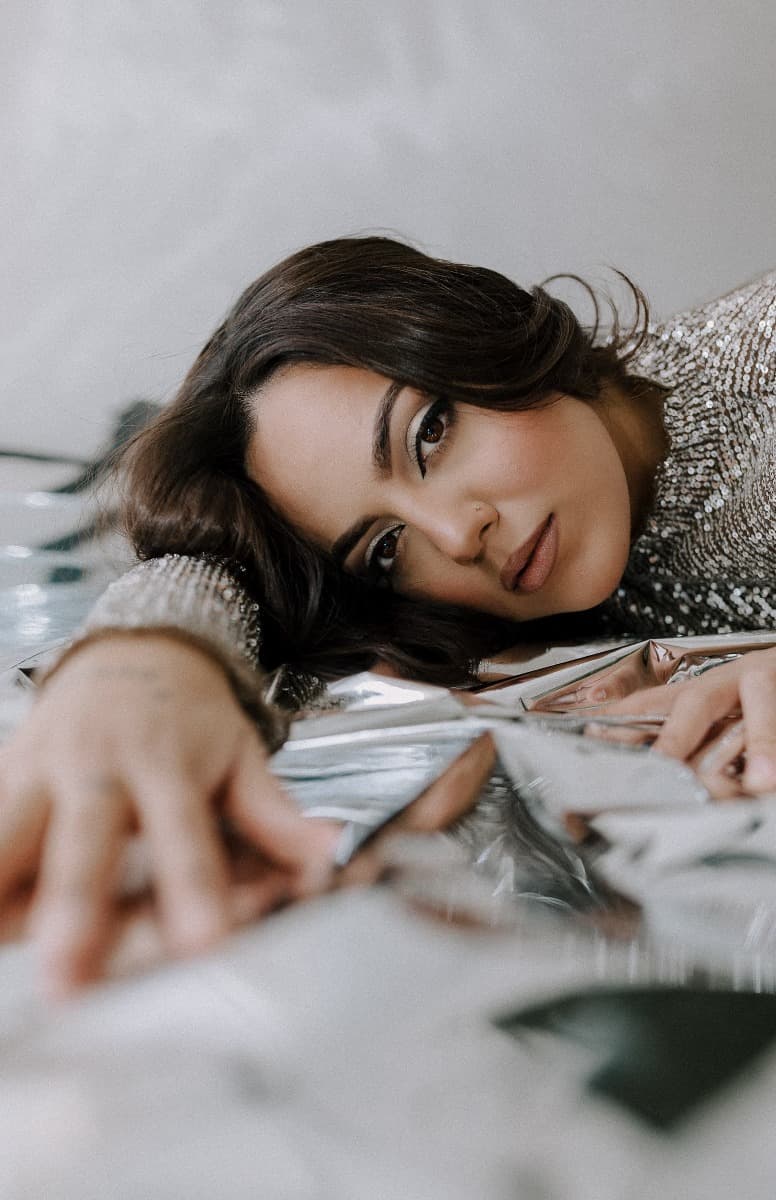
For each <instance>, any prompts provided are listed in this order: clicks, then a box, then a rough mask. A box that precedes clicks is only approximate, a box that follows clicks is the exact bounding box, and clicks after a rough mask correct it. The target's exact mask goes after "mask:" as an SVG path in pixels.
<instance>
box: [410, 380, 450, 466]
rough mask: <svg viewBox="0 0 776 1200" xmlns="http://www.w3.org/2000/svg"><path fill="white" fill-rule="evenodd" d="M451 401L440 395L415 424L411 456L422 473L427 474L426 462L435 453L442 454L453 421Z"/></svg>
mask: <svg viewBox="0 0 776 1200" xmlns="http://www.w3.org/2000/svg"><path fill="white" fill-rule="evenodd" d="M453 416H454V413H453V408H452V405H451V404H450V401H449V400H447V399H445V398H444V397H443V396H440V397H439V399H438V400H435V401H434V403H433V404H431V405H429V407H428V408H427V409H426V411H425V412H424V413H423V415H422V417H421V418H420V420H419V422H418V424H417V425H416V426H415V430H416V432H415V444H414V447H413V450H412V451H411V457H412V458H413V459H414V460H415V462H416V463H417V465H418V467H419V469H420V473H421V475H425V474H426V462H427V460H428V459H429V458H431V457H433V455H435V454H441V452H442V446H443V443H444V442H445V441H446V439H447V435H448V434H449V432H450V427H451V425H452V422H453Z"/></svg>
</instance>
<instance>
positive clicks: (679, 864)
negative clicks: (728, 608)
mask: <svg viewBox="0 0 776 1200" xmlns="http://www.w3.org/2000/svg"><path fill="white" fill-rule="evenodd" d="M774 645H776V637H774V636H771V635H768V634H751V635H741V634H737V635H729V636H728V635H722V636H719V635H718V636H714V637H709V638H676V639H661V640H652V641H644V642H638V643H632V644H630V645H616V646H610V647H607V648H602V647H594V648H585V651H587V650H588V649H592V653H587V652H584V653H583V654H582V655H581V656H580V657H579V658H576V659H575V658H573V657H572V658H570V657H569V654H570V653H571V650H570V649H568V648H567V649H566V650H565V651H564V653H563V654H562V655H561V657H562V658H564V661H561V662H557V661H555V662H553V663H552V664H551V665H550V666H549V667H547V666H545V665H542V663H541V660H540V661H539V664H538V665H537V663H536V661H534V662H530V661H529V662H528V663H524V664H522V665H521V666H520V668H519V669H520V672H521V673H520V674H517V673H516V672H515V670H514V666H515V664H513V663H510V662H507V663H506V664H502V665H501V666H500V667H499V665H498V664H494V663H490V664H488V673H489V676H490V677H489V679H488V680H487V682H486V683H485V684H484V685H483V686H481V687H480V688H478V689H475V690H474V694H473V695H472V694H466V695H464V694H461V693H455V692H446V691H445V689H440V688H432V687H428V686H426V685H423V684H415V683H407V682H405V681H398V680H393V679H385V678H383V677H381V676H378V675H372V674H370V673H366V674H364V675H361V676H357V677H353V678H352V679H350V680H345V681H342V682H341V683H339V684H337V685H336V688H335V689H331V691H332V695H331V697H330V698H329V705H330V707H329V708H328V709H324V711H323V712H322V713H321V714H319V715H313V716H312V717H308V718H306V719H304V720H302V721H300V722H298V723H297V724H296V727H295V729H294V733H293V737H292V739H291V741H289V743H287V745H286V747H284V748H283V750H282V751H281V752H280V755H279V756H276V758H275V760H274V762H275V766H276V769H278V773H279V774H280V775H281V777H282V778H283V780H284V782H285V783H286V785H287V786H288V787H289V788H290V790H291V791H292V792H293V793H294V794H295V795H296V796H297V798H298V800H299V802H300V803H301V804H302V806H303V807H304V808H305V810H306V811H307V812H308V813H309V814H310V815H327V816H333V815H336V816H337V817H338V818H339V819H341V820H343V821H344V829H345V832H344V833H343V839H342V842H341V846H340V854H339V856H338V859H339V861H340V862H342V863H345V862H347V861H348V859H349V858H350V857H351V856H352V854H353V853H355V851H356V850H357V849H358V847H359V846H360V845H363V843H364V841H365V840H366V839H368V838H369V837H370V836H371V835H372V834H373V833H374V832H376V830H378V829H380V828H381V827H382V826H383V825H384V824H385V822H386V821H388V820H390V819H391V817H392V816H394V815H395V814H396V813H398V812H400V811H401V810H402V809H403V808H404V807H406V806H407V805H408V804H410V803H411V802H412V801H413V800H414V799H415V798H417V796H419V795H420V794H421V793H422V791H423V790H424V788H425V787H427V786H428V784H429V783H430V782H431V781H432V779H434V778H435V777H437V776H438V775H439V774H440V773H441V772H442V771H443V770H444V768H445V766H446V765H448V764H449V763H450V762H451V761H452V760H453V759H454V758H455V757H456V755H457V754H458V753H461V752H462V750H463V749H464V748H465V747H466V746H467V745H469V744H470V743H471V741H472V740H473V739H474V738H475V737H476V736H478V734H479V733H480V732H482V731H483V730H485V729H489V730H491V731H492V733H493V736H494V738H495V740H496V745H497V748H498V753H499V763H498V767H497V769H496V771H495V772H494V774H493V776H492V777H491V779H490V781H489V783H488V785H487V786H486V788H485V789H484V790H483V792H482V794H481V796H480V797H479V800H478V801H477V803H476V805H475V806H474V807H473V809H472V811H471V813H470V814H469V815H468V816H467V817H465V818H464V819H463V820H462V821H460V822H459V823H458V824H457V825H456V827H455V828H454V829H453V830H451V831H448V832H447V834H446V835H444V836H442V835H440V837H439V838H438V839H436V840H435V841H434V840H433V839H432V841H431V842H429V843H428V845H427V848H426V850H425V851H424V855H425V858H424V859H423V861H424V864H425V865H422V864H421V866H418V863H415V864H414V865H413V866H412V869H411V870H409V873H408V870H407V869H405V870H404V873H403V874H404V877H405V882H406V878H410V879H411V880H412V889H414V890H415V891H416V892H417V891H418V889H420V891H421V892H423V893H424V894H425V896H426V900H428V897H429V896H436V897H437V899H439V897H443V898H444V902H443V903H442V907H443V908H444V909H445V910H446V913H447V916H451V915H452V916H454V912H455V909H456V900H455V897H456V895H458V896H459V897H460V898H462V899H461V907H462V909H463V910H465V911H464V916H465V917H467V918H468V917H471V915H472V912H471V907H472V905H474V908H475V909H476V915H477V919H478V920H482V921H483V923H484V924H495V925H498V924H501V923H503V921H504V914H505V912H506V911H509V904H507V907H506V909H505V906H504V901H505V898H508V900H509V901H511V902H513V903H519V904H525V903H526V902H528V901H530V902H531V903H533V904H537V903H538V904H541V905H544V906H554V907H555V908H558V907H560V908H568V909H570V910H573V911H574V912H575V913H588V914H589V913H590V912H591V911H592V912H594V913H597V914H598V915H604V914H606V913H607V912H608V911H619V912H620V914H622V913H623V912H626V913H627V914H628V915H627V919H626V920H625V922H624V926H623V928H624V929H625V928H627V931H628V936H633V930H634V924H633V913H634V912H636V913H638V914H640V916H639V918H638V921H639V923H638V924H637V926H636V928H638V930H639V937H642V938H643V937H646V938H657V939H658V940H659V941H660V942H662V943H665V942H666V941H668V942H674V943H676V944H677V945H678V947H679V948H680V949H681V950H682V952H683V953H687V954H689V955H690V958H691V959H692V958H693V956H696V957H697V961H698V963H699V964H700V965H701V966H705V967H707V968H708V969H713V970H718V971H722V972H724V973H725V974H727V975H728V976H730V974H731V973H733V974H735V972H739V973H740V972H741V970H742V969H744V968H742V966H741V963H742V961H744V960H745V973H747V977H748V978H750V979H752V978H759V979H760V980H761V982H762V980H763V979H765V978H766V977H767V979H771V978H772V979H773V982H774V986H776V883H774V881H776V832H774V831H775V830H776V797H773V798H769V797H765V798H759V799H757V800H753V799H750V800H748V801H747V800H746V799H745V800H744V801H743V802H737V803H736V804H735V805H718V804H714V803H712V802H711V801H710V799H709V797H708V795H707V793H706V791H705V789H704V788H703V786H702V785H701V783H700V781H699V780H698V778H697V776H696V775H695V774H694V772H693V771H692V770H691V769H690V768H689V767H687V766H685V765H683V764H680V763H678V762H676V761H674V760H671V759H668V758H665V757H663V756H662V755H659V754H656V753H655V752H653V751H651V750H650V749H649V745H648V742H649V741H651V740H652V738H653V737H654V735H655V733H656V731H657V729H658V728H659V720H660V719H659V718H651V717H650V716H649V714H647V718H646V720H645V719H644V718H643V717H641V718H633V717H627V718H623V717H618V718H607V717H606V715H605V709H603V710H602V708H601V706H602V705H606V704H607V703H609V702H610V701H611V700H614V699H620V698H622V697H624V696H626V695H628V694H629V693H630V692H631V691H633V690H635V689H640V688H644V687H649V686H654V685H656V684H665V685H666V686H672V687H673V686H681V685H682V684H683V683H684V682H685V681H686V680H688V679H692V678H694V677H696V676H698V675H701V674H703V673H705V672H706V671H709V670H713V669H715V668H716V667H717V666H719V665H722V664H724V663H725V662H729V661H731V660H732V659H733V658H735V657H737V656H738V655H740V654H743V653H748V652H750V651H753V650H758V649H764V648H768V647H771V646H774ZM499 669H502V670H504V671H505V676H504V678H503V679H501V680H498V681H497V682H495V683H494V682H493V676H494V674H495V673H496V672H497V671H498V670H499ZM592 718H594V719H595V723H596V724H598V725H600V724H602V723H605V722H606V721H607V720H610V721H611V723H613V724H616V725H618V726H621V727H625V728H632V729H633V730H634V731H635V732H636V733H638V734H640V735H642V741H641V744H632V745H631V744H621V743H618V742H607V741H602V740H601V739H600V738H597V737H596V738H594V737H589V736H587V734H586V730H587V729H588V728H589V726H590V724H591V719H592ZM581 839H584V844H580V841H581ZM451 841H454V842H455V843H456V844H457V846H458V847H459V849H461V850H462V851H463V856H464V858H463V859H460V858H454V859H451V858H450V856H449V854H448V853H447V852H446V851H444V850H442V849H441V847H442V846H443V844H445V843H446V844H448V845H449V844H450V842H451ZM435 847H436V848H435ZM386 853H388V852H386ZM400 857H401V856H399V858H400ZM405 857H406V855H405ZM410 857H411V855H410ZM421 857H422V858H423V856H421ZM464 860H465V866H464ZM433 864H435V866H434V865H433ZM387 865H388V866H391V867H392V868H395V869H396V870H397V871H399V873H400V874H401V869H400V868H401V863H400V862H399V863H398V864H397V862H388V863H387ZM472 868H474V870H475V871H476V873H477V875H478V877H479V882H478V883H477V884H476V885H475V884H473V883H472V882H471V879H469V881H468V882H466V873H467V872H468V873H470V872H471V871H472ZM423 878H425V881H426V882H425V884H424V885H423V886H421V885H420V884H419V880H421V879H423ZM412 889H411V890H412ZM483 889H484V890H483ZM486 892H487V895H488V896H489V897H490V900H491V904H490V908H488V904H484V903H483V897H484V895H485V893H486ZM475 896H476V897H477V900H476V904H475V903H474V900H473V897H475ZM464 897H466V898H467V899H465V900H464V899H463V898H464ZM440 903H441V902H440ZM488 912H489V914H490V915H489V916H487V915H486V913H488ZM611 928H612V927H611V926H610V927H609V929H610V931H611ZM742 956H743V959H742ZM763 956H766V958H767V957H768V956H770V957H771V958H772V960H773V962H772V964H771V966H772V970H771V971H770V974H768V971H764V969H761V967H760V966H758V965H757V963H756V962H755V960H757V962H759V960H760V959H761V958H762V957H763ZM769 961H770V960H769ZM753 963H754V965H753ZM769 969H770V968H769ZM764 986H770V985H769V984H767V983H766V984H765V985H764Z"/></svg>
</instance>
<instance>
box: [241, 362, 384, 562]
mask: <svg viewBox="0 0 776 1200" xmlns="http://www.w3.org/2000/svg"><path fill="white" fill-rule="evenodd" d="M389 385H390V380H388V379H386V378H384V377H383V376H382V375H376V374H375V373H374V372H372V371H366V370H362V369H361V368H357V367H331V366H315V365H311V364H295V365H293V366H290V367H287V368H285V369H283V370H282V371H279V372H278V373H277V375H274V376H273V377H272V378H271V379H270V380H269V382H268V383H267V384H266V386H265V387H264V388H262V389H261V390H260V391H259V393H258V394H257V395H256V396H255V397H254V399H253V401H252V406H253V418H254V432H253V434H252V436H251V440H250V443H249V447H248V455H247V464H246V465H247V468H248V473H249V475H250V476H251V477H252V478H253V479H255V480H256V482H257V483H258V484H260V486H261V487H262V488H263V490H264V492H265V493H266V494H267V495H268V496H269V498H270V499H271V500H272V501H273V503H274V504H275V505H276V506H277V507H278V509H279V510H280V512H281V513H283V515H284V516H285V517H286V518H287V519H288V520H289V521H291V523H292V524H293V525H295V526H297V528H299V529H301V530H302V531H303V532H305V533H307V534H308V535H310V536H312V537H313V538H315V539H316V540H321V541H324V542H326V543H329V542H331V541H333V540H334V539H335V538H336V537H338V536H339V535H340V533H342V531H343V529H344V528H346V527H347V526H348V525H349V524H350V523H351V521H352V520H353V518H354V515H357V513H358V511H359V505H360V504H362V503H363V502H364V500H365V496H364V492H365V490H366V489H368V485H369V480H370V478H371V466H370V456H371V444H372V429H373V424H374V418H375V413H376V411H377V408H378V406H379V404H380V401H381V399H382V397H383V395H384V393H385V390H386V388H387V387H388V386H389Z"/></svg>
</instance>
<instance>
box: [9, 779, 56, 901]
mask: <svg viewBox="0 0 776 1200" xmlns="http://www.w3.org/2000/svg"><path fill="white" fill-rule="evenodd" d="M47 810H48V797H47V795H46V792H45V789H44V788H42V787H30V786H28V787H21V788H17V789H13V788H12V787H11V786H10V785H9V784H4V785H2V792H0V897H2V896H5V895H7V894H8V892H9V891H11V890H12V889H13V888H15V887H16V886H17V884H19V883H20V882H21V881H22V880H23V879H24V878H26V877H28V876H29V875H31V874H32V872H33V871H34V868H35V865H36V863H37V861H38V857H39V854H40V848H41V844H42V842H43V831H44V829H45V827H46V814H47Z"/></svg>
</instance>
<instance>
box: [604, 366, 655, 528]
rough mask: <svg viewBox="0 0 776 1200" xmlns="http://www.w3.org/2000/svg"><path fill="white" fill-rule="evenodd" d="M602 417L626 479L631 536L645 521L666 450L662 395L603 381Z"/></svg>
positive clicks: (647, 389)
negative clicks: (658, 469) (629, 390)
mask: <svg viewBox="0 0 776 1200" xmlns="http://www.w3.org/2000/svg"><path fill="white" fill-rule="evenodd" d="M599 403H600V406H601V407H600V409H599V411H600V414H601V419H602V420H603V422H604V424H605V425H606V427H607V429H608V431H609V434H610V436H611V438H612V441H613V442H614V445H615V447H616V449H617V453H618V454H619V456H620V460H621V462H622V465H623V469H624V471H625V478H626V480H627V483H628V496H629V498H630V510H631V539H634V538H636V537H638V535H639V534H640V533H641V531H642V529H643V527H644V524H645V522H646V519H647V516H648V514H649V510H650V508H651V506H652V501H653V499H654V492H655V474H656V472H657V468H658V467H659V465H660V463H661V462H662V461H663V459H664V458H665V455H666V453H667V450H668V437H667V435H666V431H665V426H664V424H663V395H662V393H661V391H660V390H659V389H658V388H654V387H649V386H648V385H645V386H644V387H643V388H642V389H638V390H634V391H633V392H628V391H626V390H625V389H624V388H621V387H619V386H616V385H614V384H605V385H604V387H603V389H602V391H601V395H600V398H599Z"/></svg>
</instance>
